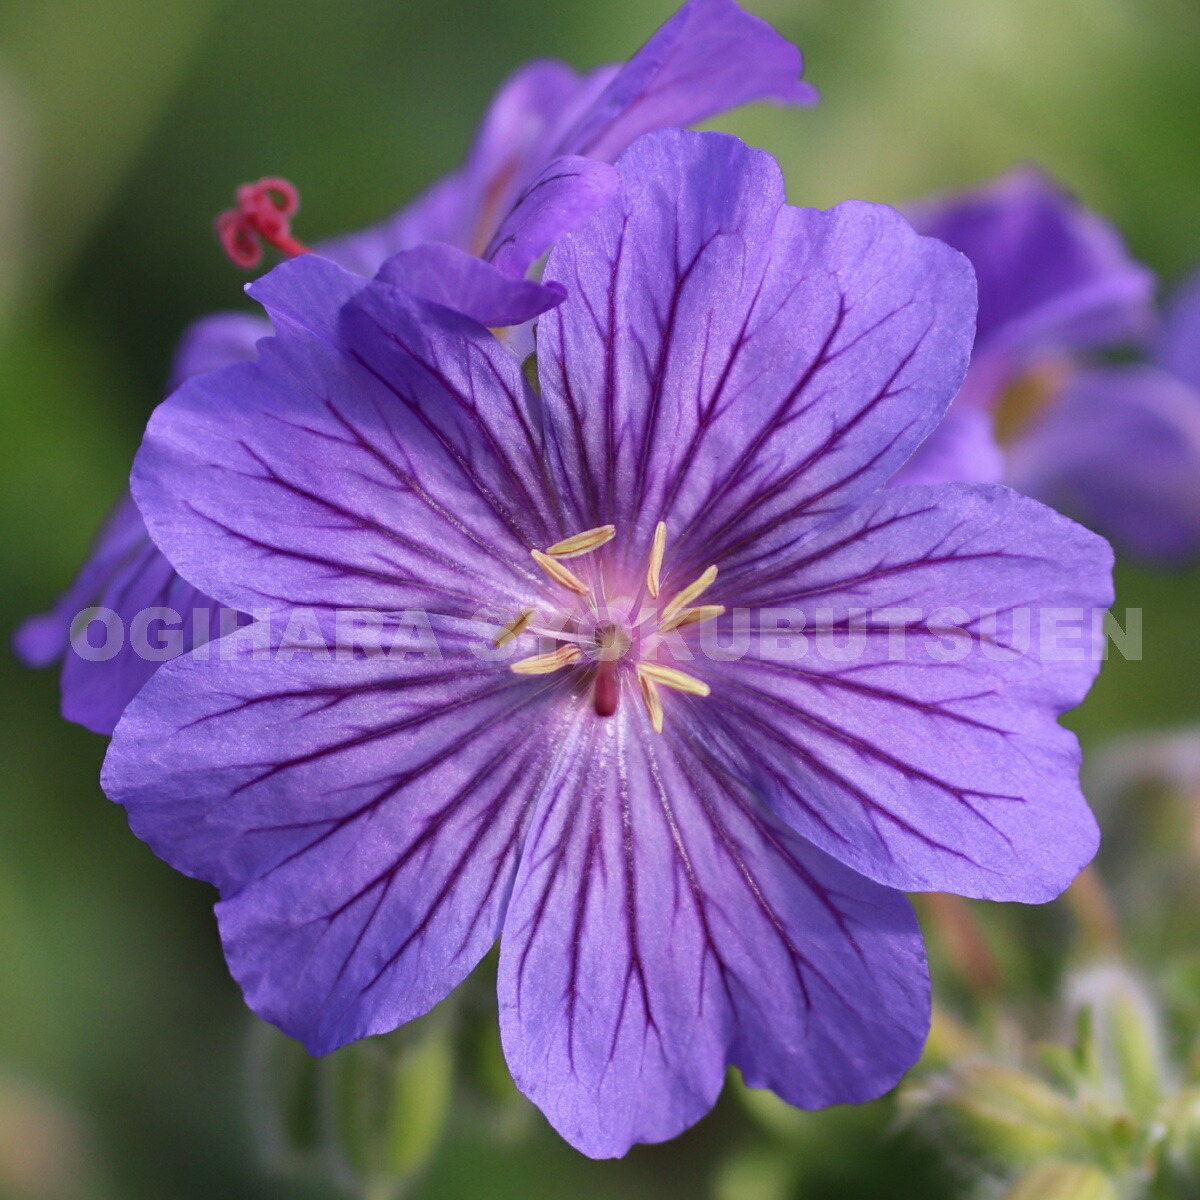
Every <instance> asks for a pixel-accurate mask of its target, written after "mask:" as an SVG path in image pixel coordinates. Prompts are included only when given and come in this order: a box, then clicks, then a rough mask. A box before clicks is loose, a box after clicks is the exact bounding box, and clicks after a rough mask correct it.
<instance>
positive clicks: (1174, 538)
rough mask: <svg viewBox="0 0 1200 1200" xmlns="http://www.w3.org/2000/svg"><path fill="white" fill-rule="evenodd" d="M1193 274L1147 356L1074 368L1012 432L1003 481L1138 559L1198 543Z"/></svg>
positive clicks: (1198, 378) (1198, 291) (1191, 551)
mask: <svg viewBox="0 0 1200 1200" xmlns="http://www.w3.org/2000/svg"><path fill="white" fill-rule="evenodd" d="M1198 347H1200V276H1198V277H1196V278H1195V279H1193V280H1192V281H1191V282H1190V283H1189V284H1188V285H1186V286H1185V287H1183V288H1182V289H1181V290H1180V293H1179V295H1178V297H1177V298H1176V300H1175V302H1174V304H1172V305H1171V306H1170V307H1169V308H1168V310H1167V313H1166V315H1165V318H1164V321H1163V326H1162V330H1161V333H1160V336H1159V338H1158V344H1157V346H1156V348H1155V353H1154V357H1153V359H1152V361H1151V362H1150V363H1147V364H1132V365H1126V366H1113V367H1093V368H1091V369H1089V370H1080V371H1077V372H1073V373H1072V374H1071V375H1070V376H1069V377H1068V378H1067V380H1066V382H1065V384H1064V386H1063V388H1062V392H1061V394H1060V396H1059V398H1058V400H1057V402H1056V403H1055V404H1054V405H1053V406H1051V407H1049V408H1047V410H1046V411H1045V413H1044V414H1043V415H1042V416H1041V417H1040V419H1039V420H1037V422H1036V423H1034V424H1033V425H1031V426H1030V428H1029V429H1028V431H1027V432H1026V434H1025V436H1023V437H1021V438H1019V439H1017V440H1016V441H1014V443H1013V445H1012V447H1011V449H1010V451H1009V467H1008V480H1009V482H1011V483H1012V485H1013V486H1014V487H1016V488H1020V490H1021V491H1023V492H1026V493H1027V494H1028V495H1031V496H1037V497H1038V498H1039V499H1041V500H1043V501H1045V502H1046V503H1047V504H1053V505H1054V507H1055V508H1058V509H1060V510H1062V511H1063V512H1068V513H1071V514H1072V515H1073V516H1077V517H1078V518H1079V519H1080V520H1084V521H1086V522H1087V523H1088V524H1089V525H1092V526H1094V527H1095V528H1097V529H1099V530H1101V531H1102V532H1104V533H1106V534H1107V535H1109V536H1110V537H1112V538H1113V539H1114V540H1115V541H1117V542H1119V543H1120V544H1121V545H1123V546H1126V547H1128V548H1129V549H1130V550H1131V551H1132V552H1134V553H1136V554H1138V555H1140V556H1141V557H1142V558H1145V559H1148V560H1151V561H1155V562H1161V563H1171V562H1175V561H1178V560H1180V559H1183V558H1187V557H1190V556H1194V555H1195V554H1196V552H1197V550H1198V549H1200V349H1198Z"/></svg>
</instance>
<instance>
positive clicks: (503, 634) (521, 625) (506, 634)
mask: <svg viewBox="0 0 1200 1200" xmlns="http://www.w3.org/2000/svg"><path fill="white" fill-rule="evenodd" d="M536 612H537V609H536V608H523V609H521V611H520V612H519V613H518V614H517V615H516V616H515V617H513V619H512V620H511V621H509V623H508V624H507V625H505V626H504V628H503V629H501V630H500V632H499V633H498V634H496V636H495V638H494V639H493V640H492V645H493V646H495V647H496V649H497V650H499V649H500V647H501V646H507V645H508V643H509V642H512V641H515V640H516V639H517V638H519V637H520V636H521V634H523V633H524V632H525V630H526V629H528V628H529V622H530V621H532V620H533V614H534V613H536Z"/></svg>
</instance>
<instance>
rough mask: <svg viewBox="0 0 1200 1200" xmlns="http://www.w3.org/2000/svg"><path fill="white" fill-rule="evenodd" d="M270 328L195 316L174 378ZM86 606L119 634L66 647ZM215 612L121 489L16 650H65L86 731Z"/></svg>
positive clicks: (35, 657) (105, 727) (243, 351)
mask: <svg viewBox="0 0 1200 1200" xmlns="http://www.w3.org/2000/svg"><path fill="white" fill-rule="evenodd" d="M270 332H271V326H270V323H269V322H267V321H264V320H263V319H262V317H259V316H254V315H250V314H243V313H220V314H217V315H215V316H212V317H204V318H201V319H200V320H198V321H195V322H193V323H192V324H191V325H190V326H188V328H187V329H186V330H185V331H184V335H183V338H182V339H181V340H180V344H179V348H178V350H177V351H176V354H175V360H174V363H173V365H172V369H171V378H172V380H173V381H174V383H173V385H172V386H175V385H177V384H178V383H180V382H182V381H183V380H184V379H186V378H188V377H190V376H191V375H194V374H200V373H202V372H205V371H212V370H216V369H218V368H219V367H223V366H226V365H228V364H229V363H235V362H240V361H244V360H246V359H249V358H252V357H253V356H254V349H255V345H256V343H257V342H258V340H259V339H260V338H262V337H264V336H266V335H268V334H269V333H270ZM92 607H102V608H105V609H108V610H109V611H110V612H112V613H115V614H116V617H117V618H118V619H119V622H120V628H119V644H117V636H116V632H115V630H116V626H114V631H113V632H110V633H109V634H106V635H105V638H104V640H99V634H97V635H96V640H93V639H91V638H87V637H85V638H84V640H83V641H82V642H81V643H80V644H79V645H78V646H77V647H75V648H74V649H72V648H71V626H72V622H73V621H74V620H75V618H76V616H77V615H78V614H79V613H81V612H82V611H83V610H84V609H87V608H92ZM159 609H161V610H164V611H163V612H161V613H159V614H157V615H155V616H154V617H153V619H152V620H147V617H148V615H149V614H150V610H159ZM222 619H225V620H227V621H229V620H232V621H234V622H235V623H236V621H237V617H236V615H235V614H233V613H230V614H226V615H225V616H224V617H222V615H221V614H220V613H218V612H217V611H216V606H215V605H214V604H213V602H212V601H211V600H210V599H209V597H207V596H205V595H204V594H202V593H201V592H199V591H197V590H196V589H195V588H194V587H192V586H191V585H190V584H189V583H187V582H185V581H184V580H183V579H181V578H180V577H179V576H178V575H177V574H176V573H175V571H174V569H173V568H172V567H171V565H170V563H168V562H167V560H166V559H165V558H164V557H163V556H162V554H161V552H160V551H159V550H158V548H157V547H156V546H155V545H154V543H153V542H152V541H151V540H150V536H149V534H148V533H147V532H146V526H145V523H144V522H143V520H142V516H141V514H140V513H139V512H138V508H137V505H136V504H135V503H134V501H133V498H132V497H131V496H130V495H128V494H126V495H125V496H123V497H122V498H121V500H119V501H118V502H117V505H116V506H115V508H114V509H113V511H112V513H111V514H110V515H109V517H108V519H107V521H106V522H105V525H104V527H103V528H102V529H101V531H100V534H99V536H98V537H97V539H96V542H95V544H94V545H93V546H92V549H91V551H90V552H89V554H88V557H87V560H86V561H85V562H84V565H83V567H82V568H81V569H80V572H79V575H78V576H77V577H76V579H75V582H74V583H73V584H72V585H71V587H70V589H69V590H68V591H67V592H65V593H64V594H63V595H62V596H61V597H60V598H59V600H58V602H57V603H56V604H55V606H54V608H53V609H51V611H50V612H48V613H44V614H42V615H40V616H36V617H32V618H30V619H29V620H28V621H26V622H25V623H24V624H23V625H22V626H21V627H20V628H19V629H18V630H17V634H16V637H15V638H14V650H15V651H16V653H17V656H18V657H19V658H21V659H22V661H24V662H25V663H26V664H27V665H29V666H32V667H47V666H50V664H51V663H53V662H55V661H57V660H58V659H60V658H63V657H64V656H65V662H64V665H63V675H62V710H63V716H64V717H66V719H67V720H69V721H74V722H76V723H77V724H79V725H82V726H84V728H86V729H90V730H91V731H92V732H93V733H101V734H109V733H111V732H112V730H113V726H115V725H116V723H117V721H118V719H119V718H120V716H121V712H122V711H123V709H124V708H125V706H126V705H127V704H128V703H129V701H130V700H132V699H133V697H134V696H135V695H137V693H138V691H139V690H140V688H141V687H142V685H143V684H144V683H145V682H146V680H147V679H149V678H150V676H151V675H152V674H153V673H154V671H155V670H157V668H158V666H159V665H160V664H161V663H162V662H163V661H164V659H165V658H167V657H173V655H174V654H178V653H181V652H182V651H183V650H185V649H191V648H192V647H193V646H198V645H202V644H203V643H204V642H206V641H207V640H208V638H209V637H210V636H212V635H214V634H215V633H216V632H217V631H218V629H219V628H220V621H221V620H222ZM97 629H99V627H97ZM110 636H111V638H112V640H111V641H109V640H108V638H109V637H110ZM89 646H94V647H95V649H96V650H98V651H101V653H100V654H99V656H97V655H95V654H92V653H90V652H89V651H88V647H89ZM172 647H177V648H175V649H174V650H172ZM110 648H111V649H112V650H113V652H112V653H111V654H110V653H108V650H109V649H110ZM85 654H86V655H87V656H86V657H85V656H84V655H85Z"/></svg>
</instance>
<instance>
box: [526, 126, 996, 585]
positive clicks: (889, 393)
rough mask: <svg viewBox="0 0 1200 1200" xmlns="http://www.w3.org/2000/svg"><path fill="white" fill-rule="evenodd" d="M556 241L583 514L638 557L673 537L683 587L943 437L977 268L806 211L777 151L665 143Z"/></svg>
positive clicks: (845, 211) (846, 500)
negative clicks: (789, 186) (925, 441)
mask: <svg viewBox="0 0 1200 1200" xmlns="http://www.w3.org/2000/svg"><path fill="white" fill-rule="evenodd" d="M618 170H619V171H620V173H621V176H622V179H623V181H624V192H623V194H622V196H621V197H620V198H619V199H618V200H616V201H614V202H613V203H612V204H610V205H609V206H608V207H607V208H606V209H604V210H603V211H602V212H601V213H600V214H598V215H597V216H596V217H595V218H594V219H593V220H592V221H591V222H590V223H589V224H588V225H587V226H586V227H584V228H583V229H582V230H580V231H578V232H577V233H575V234H574V235H572V236H571V237H569V238H567V239H565V240H564V241H562V242H560V243H559V245H558V246H557V248H556V249H555V250H554V252H553V253H552V254H551V257H550V260H549V262H548V264H547V268H546V275H545V277H546V279H547V280H554V281H558V282H560V283H561V284H562V285H563V286H564V287H565V288H566V290H567V291H568V292H569V293H571V295H572V302H571V303H570V304H567V305H563V306H562V307H561V308H558V309H555V310H554V311H553V312H551V313H548V314H547V315H546V316H544V317H543V318H542V319H541V321H540V323H539V340H538V369H539V375H540V377H541V382H542V394H543V402H544V404H545V406H546V410H547V421H548V424H549V427H550V430H551V432H552V433H553V435H554V439H555V441H554V446H553V450H554V452H555V455H556V464H555V466H556V474H557V475H558V477H559V479H560V480H561V483H560V486H561V488H562V489H563V491H564V496H565V500H566V503H567V507H568V510H569V513H570V516H571V520H570V521H569V522H568V524H571V525H573V527H574V528H576V529H587V528H591V527H593V526H596V525H599V524H602V523H604V522H608V521H611V522H613V523H614V524H616V525H617V527H618V529H620V530H621V533H622V537H623V538H624V539H625V545H627V547H628V550H629V554H630V556H631V561H637V560H640V561H643V562H644V561H645V554H646V552H647V550H648V547H649V542H650V539H651V537H652V533H653V529H654V526H655V524H656V523H657V522H658V521H659V520H664V521H666V522H667V524H668V525H669V526H670V529H671V537H672V546H673V551H672V553H673V555H675V556H677V557H675V559H674V561H675V562H677V563H678V564H679V570H680V571H681V572H683V571H685V570H686V569H688V567H689V566H690V567H691V568H695V573H699V571H700V570H703V569H704V568H705V567H706V566H707V565H708V564H709V563H711V562H717V563H719V564H720V568H721V571H722V573H723V574H724V573H725V572H727V571H732V572H735V573H736V571H737V570H738V569H740V566H741V565H742V564H743V563H749V562H750V561H751V558H750V556H751V555H758V554H761V553H764V552H766V551H767V550H769V549H772V548H776V547H781V546H787V545H791V544H794V543H795V542H796V541H797V540H799V539H802V538H803V537H805V536H807V535H809V534H810V533H811V532H812V531H813V530H814V529H816V528H817V527H818V526H819V525H820V524H821V523H822V522H824V521H827V520H829V519H831V518H832V517H833V516H835V515H836V514H838V513H840V512H841V511H843V510H844V509H845V508H846V507H847V506H848V505H852V504H854V503H855V502H857V501H858V500H860V499H861V498H862V497H863V496H865V495H867V494H869V492H870V491H871V490H873V489H874V488H876V487H878V486H879V485H880V484H882V483H883V482H884V481H885V480H886V479H887V478H888V477H889V476H890V475H891V474H892V473H893V472H894V471H895V470H896V469H897V468H898V467H899V466H900V465H901V464H902V463H903V462H904V460H905V459H906V458H907V457H908V456H909V455H910V454H911V453H912V451H913V449H914V448H915V447H916V445H917V444H918V443H919V442H920V441H921V439H922V438H923V437H925V435H926V434H928V433H929V431H930V430H931V429H932V428H933V427H934V425H935V424H936V423H937V421H938V420H939V418H940V417H941V415H942V413H943V412H944V410H945V408H946V405H947V404H948V403H949V401H950V399H951V397H952V396H953V395H954V393H955V391H956V390H957V388H958V385H959V383H960V382H961V379H962V375H963V372H964V370H965V367H966V362H967V356H968V352H969V347H970V342H971V335H972V329H973V326H972V316H973V311H974V310H973V290H974V285H973V282H972V279H971V271H970V267H969V264H968V263H967V262H966V260H965V259H964V258H962V256H961V255H959V254H957V253H955V252H954V251H952V250H950V249H948V248H947V247H946V246H944V245H942V244H941V243H940V242H935V241H933V240H931V239H923V238H920V237H918V236H916V235H915V234H914V233H913V232H912V230H911V229H910V228H909V226H908V225H907V224H906V223H905V222H904V220H903V219H902V218H901V217H900V216H899V215H898V214H896V213H895V212H893V211H892V210H890V209H886V208H882V207H879V206H874V205H867V204H859V203H853V202H852V203H849V204H845V205H842V206H840V207H839V208H837V209H834V210H833V211H832V212H829V213H821V212H816V211H813V210H804V209H794V208H788V207H786V206H785V205H784V203H783V183H782V179H781V178H780V175H779V171H778V168H777V167H776V165H775V163H774V162H773V160H772V159H770V157H769V156H767V155H766V154H763V153H761V152H759V151H755V150H751V149H749V148H747V147H746V146H744V145H743V144H742V143H740V142H738V141H736V140H735V139H733V138H727V137H722V136H720V135H718V134H690V133H682V132H678V131H675V132H667V133H659V134H652V135H649V136H647V137H645V138H643V139H641V140H640V141H639V142H638V143H637V144H636V145H635V146H633V147H632V148H631V149H630V150H629V151H628V152H627V153H626V154H625V156H624V157H623V158H622V159H621V162H620V163H619V164H618Z"/></svg>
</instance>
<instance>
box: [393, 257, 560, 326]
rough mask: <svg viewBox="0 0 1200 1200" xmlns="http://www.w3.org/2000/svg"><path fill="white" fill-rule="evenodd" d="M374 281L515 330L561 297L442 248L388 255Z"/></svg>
mask: <svg viewBox="0 0 1200 1200" xmlns="http://www.w3.org/2000/svg"><path fill="white" fill-rule="evenodd" d="M378 278H379V279H380V280H381V281H382V282H384V283H388V284H392V285H394V286H396V287H400V288H403V289H404V290H405V291H406V292H409V293H410V294H411V295H413V296H419V297H420V298H421V299H422V300H428V301H430V302H432V303H434V304H441V305H443V306H445V307H446V308H449V309H450V310H451V311H452V312H458V313H462V314H463V315H464V316H467V317H470V318H471V319H472V320H474V321H478V322H479V324H480V325H488V326H492V327H502V326H505V325H520V324H522V323H523V322H525V321H529V320H532V319H533V318H534V317H536V316H540V315H541V314H542V313H544V312H545V311H546V310H547V309H550V308H553V307H554V306H555V305H556V304H561V303H562V302H563V300H564V299H565V298H566V293H565V292H564V291H563V289H562V288H561V287H559V286H557V285H556V284H545V285H543V284H540V283H534V282H533V281H532V280H527V279H521V278H520V277H519V276H518V277H517V278H513V277H512V275H510V274H506V273H505V271H503V270H501V269H499V267H497V266H493V265H492V264H491V263H490V262H485V261H484V260H483V259H482V258H475V257H473V256H472V255H470V254H465V253H464V252H463V251H461V250H456V249H455V248H454V247H453V246H444V245H428V246H417V247H416V248H415V249H413V250H405V251H403V252H402V253H400V254H397V255H394V256H393V257H392V258H389V259H388V260H387V262H385V263H384V264H383V266H382V267H381V268H380V271H379V276H378Z"/></svg>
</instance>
